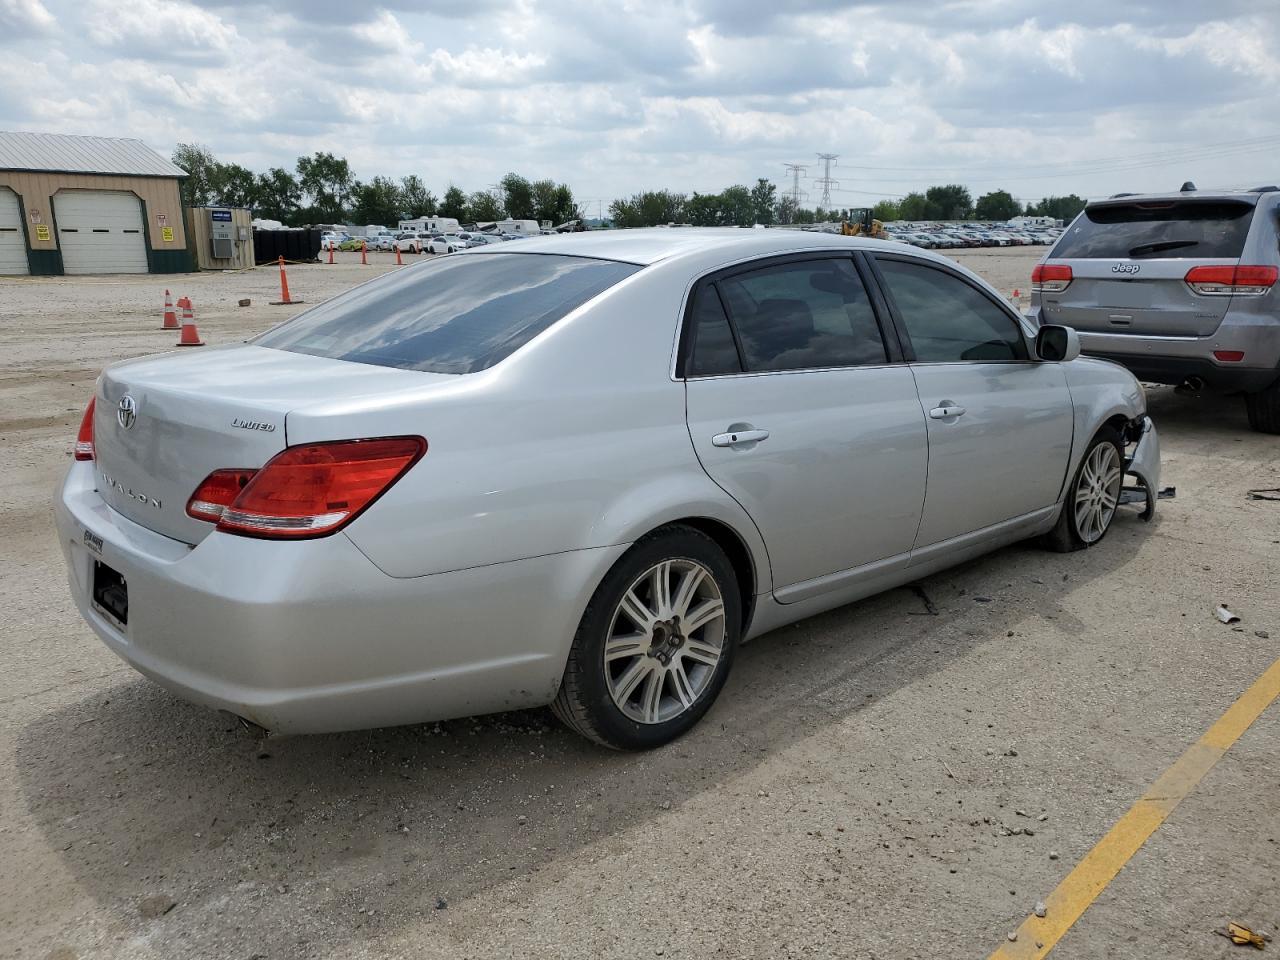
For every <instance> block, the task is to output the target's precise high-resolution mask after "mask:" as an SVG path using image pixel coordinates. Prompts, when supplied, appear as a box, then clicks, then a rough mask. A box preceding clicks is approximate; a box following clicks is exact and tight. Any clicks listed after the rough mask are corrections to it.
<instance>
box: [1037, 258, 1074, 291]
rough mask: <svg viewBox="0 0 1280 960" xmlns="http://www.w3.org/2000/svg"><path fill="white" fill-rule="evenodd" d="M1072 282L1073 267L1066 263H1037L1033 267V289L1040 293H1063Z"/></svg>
mask: <svg viewBox="0 0 1280 960" xmlns="http://www.w3.org/2000/svg"><path fill="white" fill-rule="evenodd" d="M1070 283H1071V268H1070V267H1069V266H1067V265H1066V264H1065V263H1037V264H1036V265H1035V266H1034V267H1032V268H1031V289H1032V290H1034V291H1036V292H1038V293H1061V292H1062V291H1063V290H1065V289H1067V286H1068V285H1069V284H1070Z"/></svg>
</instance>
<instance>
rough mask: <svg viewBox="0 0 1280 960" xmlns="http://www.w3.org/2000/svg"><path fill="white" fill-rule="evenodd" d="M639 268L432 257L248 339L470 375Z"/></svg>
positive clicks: (520, 258) (551, 258)
mask: <svg viewBox="0 0 1280 960" xmlns="http://www.w3.org/2000/svg"><path fill="white" fill-rule="evenodd" d="M639 269H640V267H638V266H637V265H636V264H633V263H617V262H615V261H612V260H594V259H590V258H587V257H566V256H557V255H551V254H518V253H517V254H504V253H496V254H482V255H472V256H464V257H448V258H444V257H442V258H441V259H439V260H437V261H435V262H433V263H430V264H423V265H421V266H415V267H412V268H410V269H408V270H402V271H400V272H399V273H395V274H392V275H391V276H388V277H383V278H381V279H379V280H375V281H374V282H372V283H367V284H364V285H362V286H359V287H356V288H354V289H352V290H348V291H347V292H346V293H343V294H340V295H339V296H337V297H334V298H333V299H332V300H329V301H327V302H325V303H322V304H320V305H319V306H318V307H315V308H313V309H311V310H308V311H307V312H306V313H304V314H302V315H301V316H298V317H297V318H295V319H293V320H290V321H288V322H287V323H284V324H282V325H280V326H278V327H276V328H275V329H274V330H269V331H268V332H266V333H264V334H263V335H262V336H260V337H258V338H257V339H256V340H254V341H252V342H253V343H255V344H257V345H258V346H260V347H274V348H275V349H277V350H289V351H291V352H293V353H305V354H310V355H311V356H315V357H328V358H330V359H334V360H350V361H352V362H354V363H370V364H375V365H377V366H382V367H397V368H399V369H402V370H422V371H424V372H428V373H475V372H476V371H478V370H485V369H487V368H488V367H491V366H493V365H494V364H495V363H498V362H499V361H500V360H503V359H505V358H506V357H508V356H510V355H511V354H512V353H514V352H515V351H516V350H518V349H520V348H521V347H522V346H524V345H525V344H526V343H528V342H529V341H530V340H532V339H533V338H534V337H536V336H537V335H538V334H539V333H541V332H542V331H543V330H546V329H547V328H548V327H550V326H551V325H552V324H553V323H555V322H556V321H557V320H559V319H560V318H561V317H563V316H565V315H566V314H568V313H569V312H571V311H572V310H574V309H575V308H577V307H579V306H581V305H582V304H584V303H586V302H587V301H588V300H590V299H591V298H592V297H595V296H597V295H599V294H600V293H603V292H604V291H605V290H607V289H609V288H610V287H612V286H613V285H614V284H616V283H618V282H619V281H621V280H624V279H626V278H627V277H629V276H631V274H633V273H635V272H636V271H637V270H639Z"/></svg>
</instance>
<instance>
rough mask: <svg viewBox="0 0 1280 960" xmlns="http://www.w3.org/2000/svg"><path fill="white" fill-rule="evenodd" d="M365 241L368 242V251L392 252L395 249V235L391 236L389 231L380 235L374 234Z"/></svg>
mask: <svg viewBox="0 0 1280 960" xmlns="http://www.w3.org/2000/svg"><path fill="white" fill-rule="evenodd" d="M367 239H368V241H369V249H370V250H394V249H395V241H396V238H395V234H393V233H392V232H391V231H389V230H388V231H385V232H382V233H375V234H373V235H372V236H370V237H368V238H367Z"/></svg>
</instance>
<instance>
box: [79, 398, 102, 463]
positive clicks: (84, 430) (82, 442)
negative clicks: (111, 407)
mask: <svg viewBox="0 0 1280 960" xmlns="http://www.w3.org/2000/svg"><path fill="white" fill-rule="evenodd" d="M97 400H98V398H97V397H96V396H93V397H90V398H89V405H88V406H87V407H85V408H84V418H83V419H82V420H81V421H80V432H79V433H77V434H76V459H77V460H92V459H93V407H94V404H95V403H96V402H97Z"/></svg>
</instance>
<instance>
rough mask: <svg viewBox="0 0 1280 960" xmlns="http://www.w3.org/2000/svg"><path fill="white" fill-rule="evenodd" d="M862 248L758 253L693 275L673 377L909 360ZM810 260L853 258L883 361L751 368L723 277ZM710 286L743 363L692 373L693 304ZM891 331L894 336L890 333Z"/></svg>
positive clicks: (745, 374) (848, 367)
mask: <svg viewBox="0 0 1280 960" xmlns="http://www.w3.org/2000/svg"><path fill="white" fill-rule="evenodd" d="M860 252H861V251H857V250H849V249H847V248H846V249H838V250H806V251H804V252H803V253H785V254H777V255H773V256H767V257H759V258H756V259H754V260H745V261H741V262H739V263H735V264H732V265H731V266H727V267H721V268H719V269H716V270H711V271H709V272H707V273H704V274H702V275H701V276H699V277H696V278H694V280H693V282H692V283H690V284H689V288H688V290H687V292H686V293H685V302H684V309H683V310H682V311H681V318H680V331H679V333H678V334H677V337H676V342H677V351H676V358H675V363H674V364H673V365H672V377H671V379H673V380H680V381H690V380H723V379H725V378H727V377H765V376H778V375H782V374H792V373H818V372H823V371H829V370H874V369H877V368H880V367H887V366H892V365H894V364H900V363H903V362H904V361H905V360H906V357H905V355H904V354H903V351H902V347H901V344H900V343H899V342H898V333H897V330H896V328H895V327H894V326H893V323H892V320H891V318H890V315H889V312H888V309H887V307H886V306H885V302H884V298H883V297H882V296H880V291H879V288H878V285H877V283H876V281H875V279H874V278H873V277H872V276H870V275H869V271H868V270H867V268H866V266H865V264H863V263H861V262H860V261H859V257H858V256H857V254H859V253H860ZM809 260H851V261H852V266H853V269H854V272H855V273H856V274H857V276H858V280H859V282H861V283H862V287H863V290H864V291H865V292H866V294H867V302H868V303H869V304H870V305H871V313H872V316H873V317H874V318H875V321H876V327H877V329H878V330H879V331H880V343H881V345H882V346H883V347H884V350H885V357H886V360H885V361H884V362H883V363H862V364H845V365H839V366H834V367H796V368H793V369H790V370H748V369H747V360H746V352H745V350H744V349H743V346H742V337H741V336H740V335H739V333H738V325H737V323H735V322H734V319H733V314H732V312H730V310H729V306H728V304H727V303H725V299H724V295H723V294H721V292H720V281H722V280H729V279H732V278H733V277H735V276H738V275H740V274H744V273H754V272H755V271H757V270H763V269H768V268H769V267H776V266H781V265H784V264H788V263H802V262H805V261H809ZM706 286H711V287H712V288H713V289H714V291H715V294H716V297H717V298H719V300H720V308H721V309H722V310H723V311H724V315H725V317H726V319H727V320H728V321H729V330H730V332H731V333H732V334H733V342H734V345H735V346H736V347H737V349H738V364H739V366H740V367H741V369H740V370H738V371H737V372H736V373H713V374H701V375H691V374H690V373H689V372H688V365H689V361H690V359H692V353H693V336H694V325H693V323H692V319H693V305H694V302H695V300H696V299H697V295H698V293H700V292H701V290H702V289H703V288H704V287H706ZM890 331H892V332H893V336H890Z"/></svg>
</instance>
